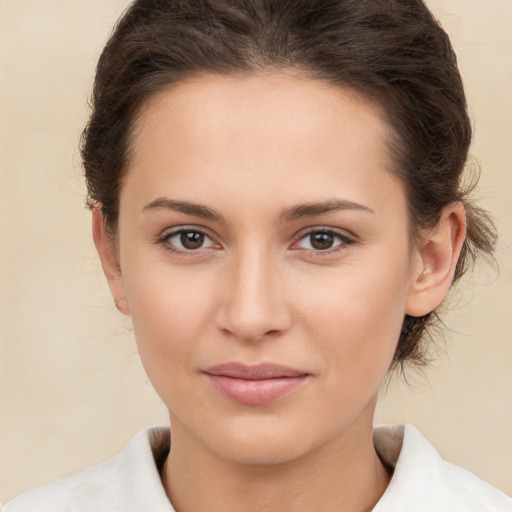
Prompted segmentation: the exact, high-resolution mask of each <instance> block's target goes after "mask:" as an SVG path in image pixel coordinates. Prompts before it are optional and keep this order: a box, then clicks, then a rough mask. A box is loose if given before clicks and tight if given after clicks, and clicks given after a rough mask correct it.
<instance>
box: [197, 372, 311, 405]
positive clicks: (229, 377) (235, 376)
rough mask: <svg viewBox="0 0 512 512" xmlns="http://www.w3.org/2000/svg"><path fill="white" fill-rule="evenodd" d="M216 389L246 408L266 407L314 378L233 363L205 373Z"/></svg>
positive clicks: (298, 373)
mask: <svg viewBox="0 0 512 512" xmlns="http://www.w3.org/2000/svg"><path fill="white" fill-rule="evenodd" d="M203 373H204V374H205V375H206V377H207V378H208V379H209V381H210V383H211V384H212V386H213V388H214V389H216V390H217V391H218V392H220V393H221V394H222V395H223V396H225V397H226V398H228V399H229V400H232V401H234V402H238V403H240V404H244V405H255V406H256V405H266V404H269V403H271V402H273V401H274V400H278V399H280V398H283V397H285V396H287V395H289V394H290V393H292V392H294V391H295V390H297V389H298V388H299V387H300V386H301V385H302V384H304V383H305V382H306V381H307V380H308V379H309V377H310V374H308V373H305V372H303V371H301V370H296V369H294V368H288V367H286V366H281V365H277V364H273V363H262V364H259V365H254V366H247V365H244V364H242V363H237V362H231V363H225V364H220V365H218V366H213V367H211V368H208V369H207V370H205V371H204V372H203Z"/></svg>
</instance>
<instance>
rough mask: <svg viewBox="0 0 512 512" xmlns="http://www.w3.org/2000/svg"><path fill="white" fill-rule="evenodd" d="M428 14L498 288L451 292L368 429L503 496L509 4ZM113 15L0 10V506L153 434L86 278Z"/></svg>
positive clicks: (140, 376) (509, 264)
mask: <svg viewBox="0 0 512 512" xmlns="http://www.w3.org/2000/svg"><path fill="white" fill-rule="evenodd" d="M429 4H430V5H431V7H432V9H433V10H434V12H435V13H436V14H437V15H438V17H439V18H440V20H441V22H442V23H443V25H444V26H445V27H446V28H447V30H448V31H449V32H450V33H451V34H452V37H453V42H454V45H455V47H456V50H457V52H458V54H459V57H460V65H461V69H462V73H463V75H464V79H465V82H466V86H467V92H468V96H469V101H470V108H471V113H472V117H473V119H474V120H475V122H476V138H475V144H474V146H473V155H474V156H476V157H477V158H478V160H479V161H480V163H481V165H482V168H483V174H482V180H481V187H480V191H479V195H480V196H481V199H482V203H483V204H484V205H485V206H487V207H490V208H491V209H492V210H493V212H494V213H495V216H496V218H497V222H498V225H499V228H500V231H501V243H500V246H499V254H498V256H499V260H500V263H501V275H500V276H499V278H498V277H496V275H495V274H493V273H492V272H491V271H489V270H487V271H485V272H483V273H480V274H479V275H478V276H474V277H472V278H471V279H470V280H469V281H468V282H466V285H465V288H464V291H463V292H461V293H459V294H458V295H457V296H456V300H454V301H453V302H454V305H455V306H456V307H455V309H454V311H453V313H452V314H451V315H450V316H449V318H448V319H447V324H448V326H449V327H450V328H451V329H453V331H454V332H453V334H452V335H450V336H449V338H448V343H447V353H446V354H442V355H441V358H440V360H439V362H438V363H437V364H436V366H435V367H434V368H432V369H430V370H429V371H428V372H427V374H426V376H425V377H420V376H412V377H413V378H412V382H410V383H409V386H410V387H407V386H405V385H396V384H392V385H391V386H390V387H389V388H388V390H387V392H386V394H385V396H384V393H383V397H382V402H381V404H380V406H379V408H378V412H377V421H378V422H401V421H408V422H412V423H414V424H415V425H416V426H417V427H418V428H419V429H420V430H421V431H423V433H424V434H425V435H427V437H428V438H429V439H430V440H431V441H432V442H433V444H434V445H435V446H436V447H437V448H438V449H439V451H440V452H441V454H442V455H443V456H444V457H445V458H447V459H449V460H451V461H453V462H455V463H458V464H460V465H463V466H465V467H467V468H468V469H470V470H471V471H473V472H474V473H476V474H477V475H479V476H480V477H482V478H484V479H486V480H488V481H489V482H491V483H492V484H494V485H496V486H497V487H499V488H501V489H502V490H504V491H505V492H507V493H509V494H512V464H511V462H510V461H511V458H512V457H511V456H512V453H511V452H512V435H511V433H512V404H511V402H512V400H511V395H512V373H511V370H510V369H511V367H512V348H511V347H512V344H511V334H510V326H509V322H510V318H511V316H512V216H511V207H510V202H511V199H512V172H511V165H512V164H511V162H512V149H511V148H512V142H511V141H512V96H511V94H510V82H511V80H512V56H511V55H512V40H511V35H510V26H511V25H512V2H510V0H485V1H484V0H430V2H429ZM126 5H127V2H126V0H0V173H1V174H0V179H1V181H0V229H1V232H0V244H1V245H0V247H1V248H0V283H1V285H0V300H1V302H0V308H1V309H0V314H1V318H0V343H1V349H0V350H1V358H0V501H6V500H7V499H9V498H10V497H12V496H13V495H15V494H17V493H19V492H21V491H23V490H25V489H27V488H29V487H32V486H34V485H38V484H42V483H44V482H48V481H50V480H53V479H56V478H58V477H60V476H63V475H66V474H68V473H70V472H71V471H74V470H77V469H79V468H82V467H85V466H87V465H91V464H93V463H95V462H97V461H100V460H102V459H105V458H107V457H109V456H111V455H113V454H115V453H116V452H117V451H118V450H120V449H121V447H122V446H123V445H124V444H125V442H126V441H127V440H128V439H129V438H130V437H131V436H132V435H133V434H134V433H135V432H136V431H137V430H138V429H140V428H142V427H144V426H148V425H153V424H159V423H165V422H166V412H165V410H164V407H163V406H162V404H161V403H160V400H159V399H158V397H157V396H156V395H155V394H154V392H153V391H152V390H151V388H150V386H149V384H148V382H147V378H146V376H145V375H144V373H143V371H142V370H141V367H140V365H139V361H138V357H137V353H136V349H135V346H134V343H133V341H132V336H131V333H130V329H129V324H128V323H127V322H126V321H125V320H124V319H122V318H121V317H120V315H119V314H118V313H117V312H116V310H115V309H114V308H113V305H112V301H111V299H110V297H109V294H108V292H107V288H106V285H105V283H104V279H103V276H102V274H101V271H100V267H99V263H98V260H97V258H96V255H95V252H94V249H93V245H92V243H91V238H90V228H89V214H88V212H87V211H86V210H85V209H84V208H83V198H84V186H83V184H82V180H81V178H80V165H79V158H78V154H77V142H78V138H79V135H80V131H81V128H82V126H83V125H84V122H85V120H86V115H87V109H86V99H87V95H88V93H89V91H90V86H91V82H92V75H93V68H94V65H95V61H96V59H97V57H98V55H99V52H100V50H101V47H102V44H103V43H104V41H105V38H106V36H107V33H108V32H109V30H110V27H111V25H112V24H113V22H114V20H115V19H116V18H117V16H118V15H119V14H120V13H121V12H122V10H123V9H124V8H125V7H126ZM411 386H412V388H411Z"/></svg>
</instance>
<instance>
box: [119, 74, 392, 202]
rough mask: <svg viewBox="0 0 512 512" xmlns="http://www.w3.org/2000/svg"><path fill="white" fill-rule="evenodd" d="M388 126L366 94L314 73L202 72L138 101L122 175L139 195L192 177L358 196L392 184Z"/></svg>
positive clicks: (245, 191)
mask: <svg viewBox="0 0 512 512" xmlns="http://www.w3.org/2000/svg"><path fill="white" fill-rule="evenodd" d="M389 130H390V129H389V127H388V125H387V123H386V122H385V121H384V120H383V117H382V115H381V113H380V112H379V110H378V109H377V108H376V107H375V106H374V105H372V104H371V103H370V102H368V101H365V100H364V98H363V97H361V96H360V95H358V94H356V93H354V92H352V91H349V90H344V89H341V88H339V87H335V86H333V85H330V84H327V83H324V82H320V81H316V80H312V79H309V78H306V77H303V76H299V75H292V74H283V73H279V74H271V73H266V74H257V75H246V76H228V77H226V76H219V75H204V76H200V77H196V78H194V79H190V80H187V81H185V82H182V83H179V84H177V85H174V86H172V87H170V88H168V89H166V90H164V91H161V92H159V93H158V94H156V95H154V96H153V97H152V98H150V100H149V101H148V102H147V103H146V104H145V105H144V107H143V109H142V111H141V113H140V116H139V118H138V119H137V122H136V125H135V129H134V132H133V133H134V137H133V158H132V160H131V163H130V165H129V168H128V175H127V180H126V181H127V182H128V183H130V182H131V183H132V187H133V188H134V189H135V190H137V192H138V194H139V195H140V194H142V193H143V192H144V193H145V195H147V196H148V198H149V196H151V195H153V196H154V197H158V196H161V195H163V193H164V192H165V193H166V194H167V193H168V194H171V195H173V194H174V195H175V194H176V193H178V194H185V192H184V191H185V190H186V189H187V187H189V186H190V185H191V183H193V186H194V191H195V194H196V195H199V196H201V195H202V194H203V195H204V196H205V199H206V196H208V195H209V194H210V193H211V191H212V190H216V191H217V192H218V194H217V196H222V195H223V194H224V193H226V194H227V195H229V194H230V193H231V194H236V195H237V196H238V197H243V196H245V195H247V199H250V200H252V201H255V199H256V197H257V196H258V195H263V196H265V197H266V199H267V202H269V201H270V199H271V198H275V199H276V200H277V199H279V200H280V201H281V202H283V201H284V202H286V200H287V196H288V198H289V202H305V201H306V202H307V201H310V200H312V199H313V200H316V199H325V198H326V196H328V195H330V194H331V192H332V191H334V190H337V191H338V192H340V193H341V194H342V195H347V194H348V195H350V196H351V197H349V199H350V200H353V201H358V202H361V201H362V200H363V199H365V197H364V196H367V195H368V194H369V193H370V192H371V191H374V192H379V193H381V192H382V191H383V190H384V191H385V190H386V187H388V188H389V187H395V188H396V186H397V183H396V179H395V178H394V177H393V175H392V173H391V172H390V168H391V161H390V158H389V152H388V149H387V140H388V136H389ZM159 189H161V190H159ZM177 191H179V192H177ZM312 196H318V197H312ZM358 196H361V197H358ZM154 197H153V198H154ZM285 206H286V205H285Z"/></svg>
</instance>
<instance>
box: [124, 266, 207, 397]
mask: <svg viewBox="0 0 512 512" xmlns="http://www.w3.org/2000/svg"><path fill="white" fill-rule="evenodd" d="M136 261H137V258H134V259H133V260H132V261H127V262H126V267H125V269H123V278H124V288H125V292H126V298H127V301H128V305H129V308H130V314H131V317H132V322H133V329H134V334H135V338H136V341H137V346H138V349H139V353H140V356H141V359H142V362H143V364H144V367H145V369H146V372H147V373H148V376H149V377H150V379H151V381H152V382H153V384H154V386H155V388H156V389H157V391H160V390H161V386H162V385H165V387H169V386H171V387H175V386H179V385H180V374H181V373H183V370H190V369H193V368H194V367H195V365H194V360H193V358H194V354H195V352H196V347H197V345H198V344H199V343H200V340H201V338H204V336H205V334H206V333H207V332H208V329H211V325H212V318H213V301H212V300H211V298H212V287H213V285H214V282H213V276H211V275H209V274H208V273H201V272H197V270H196V271H195V273H193V274H192V273H191V272H190V271H188V269H179V268H178V269H177V268H172V267H170V266H169V265H166V264H165V262H164V263H163V264H158V263H155V262H154V264H152V265H148V266H147V267H142V266H141V265H138V264H137V263H136ZM139 261H147V259H146V260H144V259H143V258H140V259H139ZM170 375H172V376H173V378H172V379H170V378H169V376H170Z"/></svg>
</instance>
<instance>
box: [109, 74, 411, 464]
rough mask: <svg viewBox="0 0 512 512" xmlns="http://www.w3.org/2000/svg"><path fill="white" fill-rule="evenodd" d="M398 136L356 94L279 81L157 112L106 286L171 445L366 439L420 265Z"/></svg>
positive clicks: (132, 169)
mask: <svg viewBox="0 0 512 512" xmlns="http://www.w3.org/2000/svg"><path fill="white" fill-rule="evenodd" d="M387 136H388V131H387V126H386V123H385V122H384V121H383V120H382V118H381V117H380V115H379V113H378V112H377V111H376V110H375V109H374V108H372V107H371V106H370V105H369V104H367V103H365V102H364V101H362V99H360V98H358V97H357V96H356V95H354V94H353V93H349V92H347V91H343V90H340V89H339V88H335V87H333V86H330V85H327V84H323V83H320V82H316V81H312V80H309V79H306V78H300V77H297V76H295V77H294V76H288V75H284V74H283V75H270V74H268V75H254V76H247V77H237V78H233V77H230V78H226V77H219V76H203V77H200V78H196V79H194V80H190V81H188V82H185V83H181V84H179V85H177V86H174V87H173V88H171V89H169V90H166V91H164V92H162V93H159V94H158V95H157V96H155V97H153V98H152V99H151V100H150V101H149V102H148V103H147V105H146V106H145V108H144V110H143V112H142V115H141V116H140V118H139V119H138V121H137V125H136V130H135V135H134V153H133V160H132V162H131V164H130V166H129V169H128V171H127V176H126V180H125V182H124V184H123V188H122V191H121V196H120V216H119V237H118V258H119V265H120V267H119V268H120V275H119V279H118V280H116V284H114V285H112V287H113V292H114V295H118V297H117V299H118V300H119V299H120V298H121V299H122V301H121V304H123V305H122V306H121V309H123V311H124V312H125V313H127V314H130V315H131V317H132V320H133V327H134V331H135V335H136V339H137V344H138V347H139V351H140V355H141V357H142V361H143V364H144V366H145V368H146V371H147V373H148V376H149V378H150V380H151V382H152V383H153V385H154V387H155V389H156V390H157V392H158V393H159V394H160V396H161V397H162V399H163V401H164V402H165V404H166V405H167V407H168V409H169V413H170V417H171V426H172V429H173V436H174V437H173V442H180V440H181V439H183V440H186V439H188V442H189V443H192V444H195V445H196V446H200V447H201V448H202V449H204V450H206V451H209V452H210V453H214V454H217V455H220V456H222V457H224V458H227V459H230V460H236V461H243V462H253V463H266V462H279V461H281V462H283V461H290V460H293V459H294V458H297V457H301V456H303V455H305V454H307V453H310V452H313V451H314V450H316V449H320V448H321V447H323V446H327V445H328V444H329V443H332V442H335V441H336V440H337V439H341V438H342V437H343V436H346V435H347V433H348V432H350V431H358V432H362V431H365V432H367V431H368V429H371V423H372V416H373V410H374V406H375V400H376V395H377V392H378V388H379V386H380V384H381V382H382V380H383V378H384V377H385V374H386V372H387V369H388V367H389V365H390V362H391V360H392V358H393V354H394V351H395V348H396V344H397V341H398V337H399V333H400V329H401V325H402V321H403V317H404V314H405V313H406V312H407V307H408V306H407V304H408V300H409V295H410V289H411V280H412V277H411V276H413V275H415V274H416V273H417V272H418V269H417V268H416V266H417V263H416V262H417V261H419V260H418V258H415V256H414V250H413V249H411V247H410V243H409V235H408V221H407V213H406V198H405V195H404V188H403V186H402V184H401V183H400V182H399V181H398V180H397V179H396V178H395V177H394V176H393V175H392V174H391V172H390V171H389V169H390V168H391V162H390V159H389V157H388V153H387V151H386V140H387ZM184 442H185V441H184Z"/></svg>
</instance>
